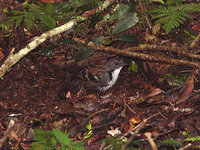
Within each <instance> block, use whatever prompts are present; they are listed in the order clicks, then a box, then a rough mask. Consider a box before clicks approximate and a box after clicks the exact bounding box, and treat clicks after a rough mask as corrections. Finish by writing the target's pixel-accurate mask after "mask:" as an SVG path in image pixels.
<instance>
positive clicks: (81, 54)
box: [75, 46, 95, 61]
mask: <svg viewBox="0 0 200 150" xmlns="http://www.w3.org/2000/svg"><path fill="white" fill-rule="evenodd" d="M94 52H95V50H94V49H91V48H88V47H87V46H83V47H82V48H80V50H79V51H78V53H77V54H76V56H75V61H80V60H82V59H84V58H87V57H89V56H90V55H92V54H93V53H94Z"/></svg>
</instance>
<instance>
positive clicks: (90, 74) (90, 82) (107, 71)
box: [81, 57, 127, 92]
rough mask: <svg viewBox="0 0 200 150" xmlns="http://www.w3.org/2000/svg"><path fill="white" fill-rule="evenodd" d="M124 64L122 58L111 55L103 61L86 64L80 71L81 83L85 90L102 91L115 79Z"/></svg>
mask: <svg viewBox="0 0 200 150" xmlns="http://www.w3.org/2000/svg"><path fill="white" fill-rule="evenodd" d="M124 65H127V64H126V63H125V62H124V60H123V59H122V58H118V57H111V58H108V60H107V61H106V62H105V63H102V64H95V65H92V66H87V67H86V68H85V69H83V71H82V72H81V76H82V77H81V78H82V85H83V87H84V88H85V89H86V90H92V91H99V92H104V91H107V90H108V89H110V88H111V87H112V86H113V85H114V84H115V83H116V81H117V79H118V77H119V73H120V71H121V69H122V67H123V66H124Z"/></svg>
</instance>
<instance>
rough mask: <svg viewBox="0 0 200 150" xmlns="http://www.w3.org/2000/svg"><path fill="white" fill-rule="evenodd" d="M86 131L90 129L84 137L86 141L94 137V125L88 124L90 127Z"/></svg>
mask: <svg viewBox="0 0 200 150" xmlns="http://www.w3.org/2000/svg"><path fill="white" fill-rule="evenodd" d="M86 129H88V132H87V134H86V135H85V136H84V138H83V139H84V140H85V139H88V138H90V137H91V136H92V135H93V131H92V125H91V124H88V125H87V126H86Z"/></svg>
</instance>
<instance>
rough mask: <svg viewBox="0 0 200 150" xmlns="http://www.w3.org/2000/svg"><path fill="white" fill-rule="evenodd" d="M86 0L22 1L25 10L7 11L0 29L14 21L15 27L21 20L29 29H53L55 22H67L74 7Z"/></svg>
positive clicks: (6, 27)
mask: <svg viewBox="0 0 200 150" xmlns="http://www.w3.org/2000/svg"><path fill="white" fill-rule="evenodd" d="M86 2H87V0H81V3H78V0H77V1H69V2H62V3H60V4H51V3H47V4H43V3H39V2H37V3H36V4H33V3H31V4H29V3H27V2H26V3H24V4H23V5H24V7H25V10H26V11H20V10H13V11H10V12H8V16H9V17H7V19H6V21H4V22H3V23H1V24H0V27H1V28H2V29H7V31H8V30H9V29H10V27H11V26H12V25H13V23H15V29H16V28H17V27H18V26H19V24H20V23H21V22H24V25H25V28H26V29H27V31H29V30H30V29H31V28H39V29H44V28H45V29H47V30H49V29H53V28H55V27H56V25H57V22H63V21H64V22H67V21H68V20H69V19H70V18H71V17H72V15H74V14H75V8H77V7H80V6H82V5H84V4H86Z"/></svg>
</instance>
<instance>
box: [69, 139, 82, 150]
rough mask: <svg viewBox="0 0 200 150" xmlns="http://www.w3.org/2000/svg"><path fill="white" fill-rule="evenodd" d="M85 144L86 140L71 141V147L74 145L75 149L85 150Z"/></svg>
mask: <svg viewBox="0 0 200 150" xmlns="http://www.w3.org/2000/svg"><path fill="white" fill-rule="evenodd" d="M84 145H85V143H84V142H75V141H71V143H70V147H72V149H74V150H85V149H84Z"/></svg>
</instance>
